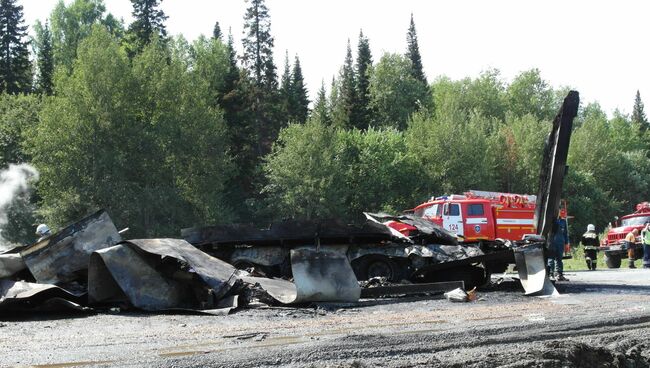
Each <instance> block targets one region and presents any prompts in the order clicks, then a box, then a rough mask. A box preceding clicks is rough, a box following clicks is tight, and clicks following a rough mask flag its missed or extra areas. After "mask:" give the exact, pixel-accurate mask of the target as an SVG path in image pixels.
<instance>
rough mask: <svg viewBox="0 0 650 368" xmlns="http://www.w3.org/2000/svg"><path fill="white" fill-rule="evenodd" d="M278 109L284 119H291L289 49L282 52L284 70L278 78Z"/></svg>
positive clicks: (291, 98) (292, 102) (291, 96)
mask: <svg viewBox="0 0 650 368" xmlns="http://www.w3.org/2000/svg"><path fill="white" fill-rule="evenodd" d="M280 104H281V106H280V109H281V114H282V115H283V119H284V120H288V121H292V120H293V106H294V101H293V95H292V93H291V68H290V67H289V51H285V54H284V72H283V73H282V78H281V79H280Z"/></svg>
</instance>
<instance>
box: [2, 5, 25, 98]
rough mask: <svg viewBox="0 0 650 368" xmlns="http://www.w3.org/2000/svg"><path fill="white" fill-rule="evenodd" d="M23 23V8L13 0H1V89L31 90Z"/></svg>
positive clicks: (5, 90)
mask: <svg viewBox="0 0 650 368" xmlns="http://www.w3.org/2000/svg"><path fill="white" fill-rule="evenodd" d="M23 23H24V19H23V7H22V6H21V5H17V4H16V0H0V48H1V50H2V51H0V92H7V93H12V94H16V93H26V92H29V91H30V90H31V83H32V67H31V63H30V61H29V51H28V48H27V46H28V44H29V42H28V41H26V40H24V39H25V37H26V36H27V26H25V25H23Z"/></svg>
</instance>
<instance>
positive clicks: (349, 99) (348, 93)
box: [333, 40, 357, 128]
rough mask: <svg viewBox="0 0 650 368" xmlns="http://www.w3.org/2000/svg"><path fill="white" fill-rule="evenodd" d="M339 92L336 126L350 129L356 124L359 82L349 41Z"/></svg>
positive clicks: (335, 118) (335, 115)
mask: <svg viewBox="0 0 650 368" xmlns="http://www.w3.org/2000/svg"><path fill="white" fill-rule="evenodd" d="M338 87H339V91H338V96H337V101H336V106H335V107H334V116H333V121H334V124H335V125H337V126H339V127H342V128H350V127H351V126H353V124H354V123H355V122H354V121H353V119H354V109H355V105H356V103H357V93H356V89H357V82H356V78H355V72H354V66H353V60H352V48H351V47H350V40H348V47H347V52H346V53H345V62H344V63H343V67H342V68H341V72H340V76H339V86H338Z"/></svg>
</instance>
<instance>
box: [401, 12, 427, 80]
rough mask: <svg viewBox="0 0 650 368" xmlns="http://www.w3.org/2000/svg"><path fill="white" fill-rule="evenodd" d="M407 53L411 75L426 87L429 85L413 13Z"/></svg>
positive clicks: (408, 33)
mask: <svg viewBox="0 0 650 368" xmlns="http://www.w3.org/2000/svg"><path fill="white" fill-rule="evenodd" d="M406 42H407V46H408V48H407V51H406V57H407V58H408V59H409V60H411V68H412V69H411V74H412V75H413V77H414V78H415V79H417V80H419V81H421V82H422V83H424V84H425V85H426V84H428V82H427V77H426V76H425V75H424V69H423V67H422V58H421V56H420V47H419V46H418V35H417V33H416V32H415V22H414V21H413V13H411V24H410V26H409V30H408V32H407V34H406Z"/></svg>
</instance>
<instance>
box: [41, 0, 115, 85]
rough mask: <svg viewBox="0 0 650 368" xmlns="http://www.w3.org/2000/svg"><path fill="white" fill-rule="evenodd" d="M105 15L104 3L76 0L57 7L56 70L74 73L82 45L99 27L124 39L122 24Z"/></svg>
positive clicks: (54, 16)
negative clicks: (74, 66) (98, 25)
mask: <svg viewBox="0 0 650 368" xmlns="http://www.w3.org/2000/svg"><path fill="white" fill-rule="evenodd" d="M105 12H106V6H104V2H103V0H74V1H73V2H72V3H70V4H69V5H67V6H66V5H65V3H64V2H63V0H60V1H59V2H58V3H57V4H56V6H55V7H54V9H53V10H52V14H51V15H50V23H51V27H52V29H51V30H52V49H53V55H54V67H55V69H56V68H57V67H59V66H62V67H63V68H65V70H66V71H67V72H68V73H70V72H71V71H72V67H73V65H74V61H75V60H76V58H77V49H78V47H79V44H80V43H81V41H82V40H84V39H85V38H86V37H88V36H89V35H90V33H91V31H92V27H93V26H94V25H96V24H101V25H102V26H104V27H106V29H107V30H108V31H109V32H110V33H111V34H112V35H114V36H116V37H118V38H120V37H122V35H123V34H124V25H123V24H122V22H121V21H118V20H117V19H115V17H113V15H111V14H110V13H109V14H107V15H106V16H104V13H105ZM37 25H38V23H37Z"/></svg>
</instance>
